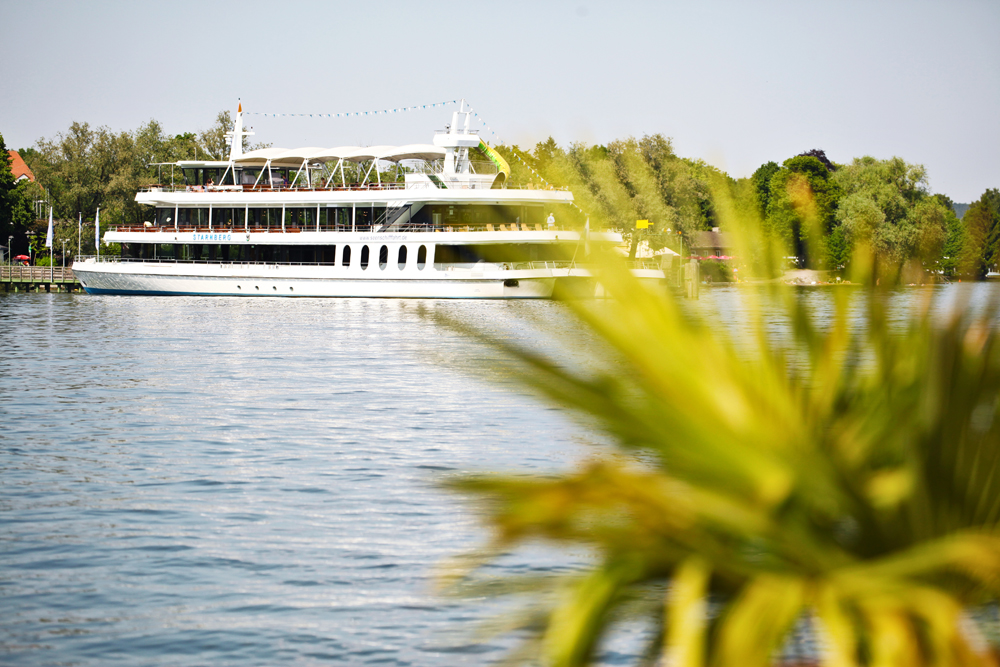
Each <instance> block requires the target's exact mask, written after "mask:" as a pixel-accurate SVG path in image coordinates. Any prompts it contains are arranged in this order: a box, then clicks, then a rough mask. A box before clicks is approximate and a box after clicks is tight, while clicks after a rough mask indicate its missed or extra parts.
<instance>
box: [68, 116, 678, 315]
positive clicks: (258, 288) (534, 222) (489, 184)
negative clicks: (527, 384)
mask: <svg viewBox="0 0 1000 667" xmlns="http://www.w3.org/2000/svg"><path fill="white" fill-rule="evenodd" d="M470 115H471V114H470V112H469V111H467V110H466V109H465V104H464V101H463V103H462V105H461V106H460V108H459V111H457V112H455V113H454V114H453V116H452V122H451V125H450V126H449V128H448V129H447V130H446V131H444V132H440V133H438V134H436V136H435V137H434V143H433V144H411V145H407V146H370V147H356V146H345V147H338V148H300V149H295V150H286V149H281V148H264V149H259V150H253V151H248V152H245V153H244V152H243V138H244V137H245V136H247V135H248V134H250V133H249V132H246V131H244V129H243V109H242V105H240V107H239V109H238V110H237V114H236V119H235V122H234V127H233V131H232V133H231V146H230V155H229V159H228V160H225V161H222V160H220V161H181V162H177V163H175V164H171V165H169V166H170V168H171V170H173V169H174V168H177V169H179V170H180V172H181V173H182V174H183V178H184V184H183V185H179V186H173V185H170V186H167V185H156V186H151V187H148V188H144V189H143V190H142V191H141V192H139V193H138V194H137V195H136V198H135V199H136V201H137V202H138V203H140V204H147V205H150V206H153V207H155V217H154V220H152V221H149V222H146V223H144V225H143V226H142V227H118V228H116V229H113V230H109V231H107V232H106V233H105V234H104V237H103V240H104V242H105V243H106V244H107V243H117V244H120V247H121V255H120V256H104V257H88V258H81V259H79V260H77V261H76V262H74V264H73V271H74V273H75V274H76V275H77V276H78V278H79V280H80V282H81V284H82V285H83V287H84V289H85V290H86V291H87V292H88V293H90V294H164V295H166V294H185V295H229V296H328V297H425V298H504V299H510V298H547V297H550V296H552V294H553V290H554V287H555V285H556V281H559V280H561V281H567V282H573V281H577V280H579V281H582V282H589V278H588V276H589V272H588V271H587V270H586V268H584V267H581V266H580V260H582V259H583V258H584V256H585V254H586V252H587V248H589V247H590V246H592V245H595V244H597V245H600V244H608V245H618V244H620V243H621V235H620V234H618V233H614V232H587V231H586V230H584V231H579V230H569V229H565V228H563V227H562V226H560V225H558V224H553V220H554V219H555V217H556V216H559V217H566V216H564V215H561V213H562V211H564V210H565V208H566V207H567V206H569V205H570V204H571V203H572V201H573V195H572V193H570V192H568V191H565V190H557V189H534V188H514V187H507V185H508V183H507V178H508V176H509V175H510V168H509V166H508V165H507V163H506V162H505V161H504V159H503V158H502V157H501V156H500V155H499V154H498V153H497V152H495V151H494V150H493V149H492V148H491V147H490V146H489V145H487V144H486V143H485V142H484V141H482V140H481V139H480V137H479V135H478V134H477V133H476V132H475V131H473V130H470V128H469V124H470ZM387 165H388V166H389V167H392V166H395V173H396V174H397V175H398V173H399V171H400V170H402V171H404V172H405V173H404V174H403V180H402V181H399V180H396V179H394V180H392V181H390V180H388V178H387V176H389V175H390V173H391V172H392V169H386V166H387ZM380 166H381V167H382V169H383V170H382V171H380ZM161 169H162V167H161ZM383 171H384V172H385V173H383ZM348 174H350V181H351V182H349V181H348ZM584 237H585V238H584ZM633 272H634V273H635V274H636V275H637V276H638V277H639V278H641V279H645V280H651V281H655V282H661V281H662V279H663V272H662V271H659V270H657V269H655V268H649V269H643V268H638V269H633Z"/></svg>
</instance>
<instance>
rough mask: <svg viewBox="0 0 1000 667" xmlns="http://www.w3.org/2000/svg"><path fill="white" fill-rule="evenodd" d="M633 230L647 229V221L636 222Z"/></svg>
mask: <svg viewBox="0 0 1000 667" xmlns="http://www.w3.org/2000/svg"><path fill="white" fill-rule="evenodd" d="M635 228H636V229H649V220H636V221H635Z"/></svg>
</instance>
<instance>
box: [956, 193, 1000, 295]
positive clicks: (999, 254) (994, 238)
mask: <svg viewBox="0 0 1000 667" xmlns="http://www.w3.org/2000/svg"><path fill="white" fill-rule="evenodd" d="M962 222H963V223H964V226H965V232H966V233H965V236H964V238H963V241H964V243H963V247H962V258H961V270H962V273H964V274H966V275H970V276H973V277H976V278H980V279H981V278H984V277H985V276H986V273H987V272H988V271H990V270H996V266H997V262H998V261H1000V190H996V189H990V190H987V191H986V192H984V193H983V196H982V197H980V198H979V200H978V201H975V202H973V203H972V205H971V206H969V209H968V210H967V211H966V212H965V215H964V216H963V217H962Z"/></svg>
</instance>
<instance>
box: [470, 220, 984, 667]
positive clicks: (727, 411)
mask: <svg viewBox="0 0 1000 667" xmlns="http://www.w3.org/2000/svg"><path fill="white" fill-rule="evenodd" d="M723 204H724V205H723V206H721V207H720V209H721V210H722V212H723V213H724V214H725V213H726V212H727V211H733V210H735V209H734V208H733V207H732V206H731V205H730V204H728V203H725V202H723ZM865 251H867V254H865ZM779 252H780V251H779ZM856 253H858V255H857V256H856V257H855V261H854V266H855V270H856V271H861V270H862V267H870V268H869V269H868V270H875V269H874V267H877V266H879V262H878V261H877V260H876V259H875V258H874V257H873V255H875V254H876V253H875V251H874V250H872V249H869V248H864V249H860V250H859V249H857V248H856ZM893 274H894V272H892V271H887V272H885V273H884V274H883V276H889V275H893ZM895 274H898V272H895ZM601 281H602V283H603V284H604V285H605V287H606V288H607V289H608V290H609V292H610V294H611V295H612V296H613V298H612V299H611V300H609V301H608V302H606V303H599V304H593V303H588V302H574V301H567V302H566V305H567V307H568V308H569V309H570V310H571V311H572V312H573V314H574V315H575V316H576V317H577V318H578V319H579V321H580V322H581V323H582V324H583V325H584V326H585V327H586V328H587V329H588V330H589V331H591V332H592V333H593V334H595V335H596V338H597V340H598V341H599V343H600V344H601V345H602V346H603V348H604V349H603V350H602V351H601V353H600V354H601V355H602V357H603V358H604V359H609V358H610V359H613V360H614V362H613V363H610V364H605V365H602V366H600V368H601V369H602V370H600V371H588V370H574V368H573V367H567V366H566V365H564V364H561V363H559V362H557V361H556V360H555V359H553V358H550V357H548V356H546V355H545V354H544V353H538V352H533V351H528V350H525V349H520V348H517V347H513V346H511V345H510V344H508V343H506V342H503V341H492V342H493V344H494V345H496V346H498V347H499V348H500V349H502V350H504V351H505V352H506V353H507V354H508V355H509V356H510V357H511V358H512V359H515V360H516V361H517V362H518V363H519V364H520V365H521V367H523V369H524V375H523V377H524V378H525V382H526V383H527V384H528V385H530V386H531V387H533V388H534V389H535V390H537V391H539V392H540V393H541V394H543V395H544V396H546V397H547V398H548V399H549V400H551V401H553V402H555V403H557V404H559V405H562V406H565V407H568V408H570V409H572V410H575V411H577V412H579V413H580V414H582V415H585V416H586V417H587V418H588V419H589V420H592V421H596V423H598V424H599V425H600V427H601V428H602V429H603V430H604V431H605V432H607V433H608V434H610V436H611V437H612V438H613V439H614V441H615V442H617V444H618V447H619V450H620V451H619V453H618V454H617V455H615V456H609V457H605V458H601V459H598V460H595V461H592V462H590V463H587V464H585V465H583V466H582V467H581V469H579V470H577V471H575V472H571V473H566V474H563V475H559V476H556V477H548V478H544V479H537V478H528V477H520V476H514V477H509V476H501V475H483V476H476V477H472V478H467V479H464V480H462V481H460V482H457V483H455V484H454V487H455V488H457V489H458V490H461V491H462V492H464V493H468V494H472V495H475V496H478V497H482V498H485V499H487V500H488V501H490V502H489V503H488V505H487V507H488V508H489V509H488V510H487V515H488V518H487V521H488V523H489V525H490V526H491V528H492V529H493V532H494V534H495V536H496V538H495V542H494V544H493V545H492V546H493V549H494V550H492V551H490V552H489V553H493V554H502V553H504V552H506V551H509V550H510V549H512V548H514V547H516V546H517V545H520V544H524V543H528V542H532V541H536V540H539V539H541V540H543V541H548V542H550V543H554V544H556V545H564V546H566V547H570V546H572V547H580V546H583V547H588V548H590V549H591V550H592V551H593V552H594V553H595V554H596V562H595V565H594V566H593V567H592V568H591V569H589V570H588V571H584V572H579V573H575V574H571V575H565V576H562V577H559V578H558V579H557V580H556V581H554V582H552V581H549V583H550V584H551V585H550V587H548V588H547V589H540V590H536V591H535V596H536V597H535V603H536V607H535V610H534V612H533V615H531V616H530V618H529V619H528V621H526V622H525V623H524V624H523V625H521V626H520V627H521V629H522V631H527V632H529V633H530V634H531V636H532V638H533V639H532V641H530V642H529V643H528V645H527V647H528V649H529V651H528V653H529V655H532V656H533V657H534V658H536V659H540V660H541V662H542V663H544V664H548V665H555V666H559V667H569V666H573V665H586V664H590V663H591V661H592V660H593V658H594V656H595V652H596V651H597V650H598V649H599V646H600V642H601V640H602V638H603V637H605V636H606V635H607V634H608V632H609V631H610V628H611V627H612V626H613V624H614V622H615V619H616V618H619V617H620V614H621V613H623V611H624V610H625V609H626V607H628V606H629V605H630V604H632V603H634V602H635V601H636V600H641V599H646V600H650V599H652V605H651V606H649V607H647V608H646V612H645V613H646V614H647V616H648V617H649V618H651V619H652V620H653V621H654V625H655V626H656V627H658V628H659V630H660V631H659V632H658V633H654V636H653V637H652V638H651V642H650V645H649V647H648V652H647V658H648V660H649V663H648V664H662V665H671V666H673V667H698V666H701V665H724V666H730V665H732V666H740V667H754V666H762V667H763V666H765V665H770V664H772V660H773V656H774V652H775V651H776V650H777V649H778V648H779V647H780V646H781V644H782V642H783V640H784V639H785V638H786V637H787V635H788V633H789V631H790V629H791V628H792V626H793V624H794V623H795V621H796V620H797V619H798V618H800V617H801V616H802V615H804V614H805V615H810V616H811V617H812V618H814V619H815V621H816V623H817V625H818V626H819V627H820V628H821V635H822V636H823V637H824V638H825V639H826V640H827V641H828V643H829V652H828V653H827V654H826V655H825V656H823V664H825V665H831V666H837V667H847V666H850V665H866V666H869V665H870V666H877V667H913V666H919V665H963V666H966V665H967V666H971V665H996V664H997V662H996V659H995V657H991V655H989V654H988V652H986V651H985V650H984V648H983V646H982V642H981V641H980V640H981V637H978V636H977V634H976V628H975V626H974V624H972V623H970V622H969V621H968V618H967V616H965V612H966V610H968V609H970V608H972V607H976V606H979V605H982V604H986V603H988V602H989V601H996V600H997V598H998V594H1000V531H998V529H1000V339H998V335H997V333H998V332H997V316H998V312H997V308H996V305H997V304H993V307H992V308H991V309H990V310H989V312H985V313H982V314H981V315H978V316H973V315H971V314H970V310H969V309H966V308H963V307H962V306H963V305H964V304H961V303H960V304H958V307H957V308H955V309H954V310H953V311H952V312H951V314H950V315H948V316H943V315H941V314H940V313H938V314H936V315H933V316H932V315H930V314H929V313H930V312H931V311H932V310H933V308H934V306H935V304H934V294H935V292H934V291H932V290H927V291H924V292H921V293H920V295H919V299H918V300H919V301H920V305H919V307H915V308H914V309H913V311H912V312H911V313H910V314H909V315H908V316H906V317H904V319H903V321H902V322H900V320H899V319H898V313H896V314H894V315H893V316H892V317H890V314H889V313H888V312H887V304H888V300H887V299H886V298H885V297H886V294H885V292H884V289H885V283H886V280H885V279H883V280H882V281H881V282H882V285H883V287H881V288H872V290H871V291H869V292H866V293H863V294H862V293H858V292H857V291H856V290H857V288H853V289H852V288H839V290H835V291H833V292H832V296H831V298H832V304H833V306H832V312H828V313H823V314H817V313H813V312H810V310H809V309H808V308H807V306H806V304H805V302H804V301H803V300H802V298H801V293H799V292H796V291H794V288H790V287H786V286H783V285H776V286H774V287H773V290H772V291H770V292H767V293H766V294H765V293H760V292H752V293H751V292H748V293H747V295H746V298H747V299H748V302H749V304H750V311H751V312H750V315H749V316H748V317H747V318H746V320H745V322H744V324H745V327H744V330H745V331H747V332H748V333H747V334H746V335H744V336H737V335H735V334H726V333H725V332H724V331H722V330H720V327H719V326H718V325H717V324H716V323H714V322H712V321H711V319H710V318H711V316H710V315H706V314H700V313H699V312H698V311H697V309H693V308H690V307H688V306H687V305H685V304H684V303H683V302H681V301H679V300H678V299H675V298H673V297H671V296H669V295H661V294H654V293H652V292H649V291H646V290H644V289H643V288H641V287H640V286H638V285H637V284H635V281H634V280H633V279H632V277H631V275H630V274H628V273H627V272H626V271H624V270H622V269H617V268H615V266H614V265H613V264H609V265H608V266H607V268H606V270H605V272H604V273H603V275H602V276H601ZM867 282H868V283H869V284H874V283H875V282H878V281H875V280H869V281H867ZM880 290H882V291H880ZM852 294H853V298H852V296H851V295H852ZM755 295H756V297H757V298H755ZM775 303H778V304H782V305H781V307H780V308H778V312H777V313H776V312H775V310H774V304H775ZM765 305H768V308H769V309H768V310H767V313H768V314H767V315H765ZM858 308H861V309H862V311H863V314H864V318H862V319H863V322H859V317H858V316H859V314H860V313H859V311H858ZM775 317H781V318H782V319H784V320H785V321H786V322H787V324H788V329H789V333H788V335H787V337H784V336H775V335H774V334H773V333H772V332H773V331H774V328H773V323H774V318H775ZM893 318H896V319H893ZM487 560H488V556H487ZM474 572H475V570H473V571H472V573H469V572H466V573H465V574H466V576H467V577H470V578H472V579H473V580H474V579H475V574H474ZM483 576H484V577H486V580H488V577H487V576H486V574H484V575H483ZM539 585H540V584H539Z"/></svg>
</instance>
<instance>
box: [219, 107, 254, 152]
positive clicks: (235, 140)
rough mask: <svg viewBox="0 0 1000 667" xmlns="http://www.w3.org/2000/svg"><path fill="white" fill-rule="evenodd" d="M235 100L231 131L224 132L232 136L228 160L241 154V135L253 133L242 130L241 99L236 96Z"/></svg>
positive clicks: (247, 135) (246, 135) (245, 135)
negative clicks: (234, 113) (234, 116)
mask: <svg viewBox="0 0 1000 667" xmlns="http://www.w3.org/2000/svg"><path fill="white" fill-rule="evenodd" d="M236 101H237V106H236V120H235V121H233V131H232V132H226V136H227V137H231V138H232V141H231V143H230V144H229V161H230V162H232V161H233V160H235V159H236V158H238V157H242V156H243V137H249V136H250V135H252V134H253V132H244V131H243V101H242V100H240V98H236Z"/></svg>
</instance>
